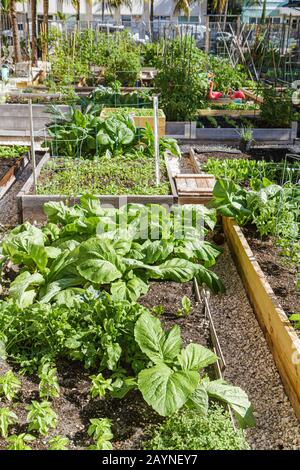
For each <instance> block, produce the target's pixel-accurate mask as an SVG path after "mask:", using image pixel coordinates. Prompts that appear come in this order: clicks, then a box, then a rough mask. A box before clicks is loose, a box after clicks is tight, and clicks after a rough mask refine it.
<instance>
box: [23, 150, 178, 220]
mask: <svg viewBox="0 0 300 470" xmlns="http://www.w3.org/2000/svg"><path fill="white" fill-rule="evenodd" d="M49 158H51V157H50V155H49V154H48V153H47V154H45V156H44V157H43V158H42V159H41V161H40V162H39V164H38V165H37V167H36V176H37V178H38V177H39V175H40V172H41V170H42V167H43V166H44V165H45V164H46V163H47V161H48V160H49ZM166 167H167V172H168V176H169V182H170V187H171V194H170V195H165V196H164V195H157V196H156V195H142V194H141V195H125V194H124V195H120V196H118V195H101V194H100V195H97V194H96V196H97V197H98V198H99V199H100V201H101V204H102V205H103V206H104V207H117V208H119V207H122V206H124V205H125V204H128V203H136V204H161V205H165V206H167V207H171V206H172V205H173V204H176V203H177V199H178V198H177V192H176V188H175V185H174V182H173V179H172V176H171V173H170V169H169V165H168V162H167V160H166ZM32 187H33V175H31V176H30V177H29V178H28V180H27V181H26V183H25V184H24V186H23V187H22V189H21V191H20V192H19V193H18V195H17V200H18V210H19V221H20V223H22V222H23V221H29V222H31V223H33V222H43V221H44V220H45V219H46V216H45V214H44V212H43V207H44V204H45V202H49V201H56V202H58V201H63V202H66V203H68V204H69V205H74V204H77V203H78V202H79V199H80V196H79V195H78V196H66V195H63V194H57V195H50V194H49V195H47V194H43V195H38V194H30V191H31V189H32Z"/></svg>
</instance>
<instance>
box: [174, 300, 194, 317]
mask: <svg viewBox="0 0 300 470" xmlns="http://www.w3.org/2000/svg"><path fill="white" fill-rule="evenodd" d="M191 305H192V303H191V301H190V299H189V298H188V297H187V296H186V295H184V296H183V297H182V299H181V306H182V308H181V309H180V310H178V312H177V316H179V317H181V316H186V317H188V316H189V314H190V313H191V309H192V307H191Z"/></svg>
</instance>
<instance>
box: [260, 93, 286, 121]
mask: <svg viewBox="0 0 300 470" xmlns="http://www.w3.org/2000/svg"><path fill="white" fill-rule="evenodd" d="M261 119H262V120H263V121H264V122H265V123H266V124H267V126H268V127H289V126H290V124H291V121H292V119H293V103H292V99H291V92H290V91H289V90H286V91H282V92H280V93H279V92H278V91H277V90H276V88H275V87H265V88H264V90H263V103H262V104H261Z"/></svg>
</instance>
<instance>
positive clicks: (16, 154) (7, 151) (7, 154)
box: [0, 145, 28, 159]
mask: <svg viewBox="0 0 300 470" xmlns="http://www.w3.org/2000/svg"><path fill="white" fill-rule="evenodd" d="M27 153H28V147H22V146H20V145H12V146H5V145H0V159H1V158H20V157H22V156H23V155H26V154H27Z"/></svg>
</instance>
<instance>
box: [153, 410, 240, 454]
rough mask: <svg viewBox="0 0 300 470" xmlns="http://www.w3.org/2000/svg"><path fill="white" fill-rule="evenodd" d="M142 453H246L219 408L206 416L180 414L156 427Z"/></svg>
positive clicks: (192, 412)
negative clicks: (191, 451) (199, 451)
mask: <svg viewBox="0 0 300 470" xmlns="http://www.w3.org/2000/svg"><path fill="white" fill-rule="evenodd" d="M144 448H145V449H146V450H151V449H152V450H243V449H249V446H248V444H247V443H246V441H245V438H244V436H243V433H242V431H240V430H237V431H235V430H234V428H233V426H232V423H231V420H230V416H229V413H228V412H227V411H224V408H223V407H222V406H220V405H213V406H211V407H210V409H209V411H208V414H207V416H201V415H200V414H199V413H197V412H195V410H189V409H187V408H185V409H183V410H180V411H179V412H178V413H176V414H174V415H173V416H171V417H170V418H168V419H166V420H165V421H164V422H163V423H162V424H161V425H160V426H159V427H157V428H156V429H155V431H154V433H153V435H152V437H151V439H150V440H149V441H147V442H146V444H145V446H144Z"/></svg>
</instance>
